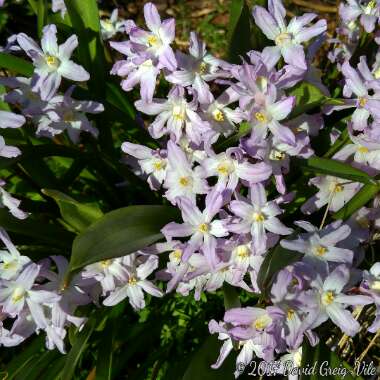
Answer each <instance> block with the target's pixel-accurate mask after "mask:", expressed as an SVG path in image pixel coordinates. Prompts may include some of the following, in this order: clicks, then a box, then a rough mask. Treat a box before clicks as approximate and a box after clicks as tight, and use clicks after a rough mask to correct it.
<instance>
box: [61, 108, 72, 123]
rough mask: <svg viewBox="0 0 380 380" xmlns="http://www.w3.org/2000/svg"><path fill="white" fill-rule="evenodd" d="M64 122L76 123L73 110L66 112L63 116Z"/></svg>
mask: <svg viewBox="0 0 380 380" xmlns="http://www.w3.org/2000/svg"><path fill="white" fill-rule="evenodd" d="M63 120H64V121H66V122H70V121H74V112H73V111H71V110H68V111H66V112H65V113H64V114H63Z"/></svg>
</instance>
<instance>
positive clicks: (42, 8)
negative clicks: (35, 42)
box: [37, 0, 48, 38]
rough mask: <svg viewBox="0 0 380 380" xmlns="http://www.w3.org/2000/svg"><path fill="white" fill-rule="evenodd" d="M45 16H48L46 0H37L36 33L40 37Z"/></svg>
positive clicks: (44, 23)
mask: <svg viewBox="0 0 380 380" xmlns="http://www.w3.org/2000/svg"><path fill="white" fill-rule="evenodd" d="M47 16H48V5H47V0H38V6H37V27H38V35H39V37H40V38H41V36H42V29H43V27H44V26H45V25H46V24H47Z"/></svg>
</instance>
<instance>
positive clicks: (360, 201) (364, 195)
mask: <svg viewBox="0 0 380 380" xmlns="http://www.w3.org/2000/svg"><path fill="white" fill-rule="evenodd" d="M379 192H380V184H379V183H377V184H367V185H364V186H363V187H362V188H361V189H360V190H359V191H358V192H357V193H356V194H355V195H354V196H353V197H352V198H351V199H350V200H349V201H348V202H347V203H346V204H345V205H344V206H343V207H342V208H341V209H340V210H338V211H337V212H336V213H335V214H334V215H333V218H334V219H342V220H346V219H348V218H349V217H350V216H351V215H352V214H354V213H355V212H356V211H357V210H359V209H360V208H362V207H363V206H365V205H366V204H367V203H368V202H369V201H370V200H371V199H373V198H375V196H376V195H377V194H378V193H379Z"/></svg>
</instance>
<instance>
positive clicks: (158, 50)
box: [0, 0, 380, 377]
mask: <svg viewBox="0 0 380 380" xmlns="http://www.w3.org/2000/svg"><path fill="white" fill-rule="evenodd" d="M53 10H55V11H58V10H59V11H61V12H62V13H63V14H64V12H65V7H64V3H63V2H60V1H54V2H53ZM340 15H341V19H342V20H341V23H342V24H341V26H340V28H339V29H338V39H336V40H332V41H331V40H330V41H329V42H331V43H334V44H339V46H335V47H334V49H333V51H332V52H330V55H329V58H330V59H331V61H333V62H337V63H338V65H337V66H338V69H339V70H340V71H341V74H342V77H343V81H344V83H343V90H342V95H343V97H344V99H342V100H340V101H339V102H335V103H332V104H326V105H325V107H324V108H323V110H320V111H321V112H319V113H310V112H309V113H305V112H304V113H300V112H297V108H296V103H297V98H296V96H295V95H294V94H295V92H294V91H293V90H294V89H295V88H296V86H299V85H301V84H302V83H304V82H305V81H306V82H307V83H309V84H311V85H313V86H314V87H315V88H317V89H319V90H320V91H321V93H323V94H325V97H326V99H328V97H329V91H328V89H327V88H326V87H325V86H324V84H323V83H322V81H321V77H320V73H319V72H318V70H316V69H315V67H314V65H313V59H314V56H315V54H316V51H317V50H318V48H319V47H320V46H321V43H322V42H323V41H324V39H325V32H326V28H327V26H326V21H325V20H319V21H317V22H315V23H313V21H314V20H315V18H316V15H315V14H311V13H307V14H304V15H302V16H297V17H293V18H292V19H291V20H290V21H289V22H287V20H286V11H285V8H284V6H283V4H282V3H281V1H280V0H269V1H268V9H265V8H263V7H261V6H255V7H254V8H253V14H252V17H253V20H254V21H255V23H256V25H257V26H258V27H259V28H260V29H261V31H262V32H263V34H264V35H265V36H266V37H267V39H268V40H270V41H272V42H273V46H267V47H265V48H264V49H263V50H262V51H255V50H252V51H249V52H247V54H246V55H245V56H244V57H242V62H241V63H240V64H230V63H228V62H226V61H224V60H222V59H219V58H216V57H214V56H213V55H212V54H211V53H209V52H208V51H207V49H206V46H205V43H204V42H203V41H202V40H201V39H200V37H199V36H198V35H197V34H196V33H194V32H192V33H191V35H190V41H189V48H188V52H187V53H184V52H182V51H179V50H175V49H174V48H173V44H174V40H175V21H174V19H166V20H162V19H161V17H160V15H159V13H158V11H157V9H156V7H155V6H154V5H153V4H152V3H147V4H145V6H144V16H145V22H146V26H147V30H146V29H142V28H140V27H138V26H137V25H136V24H135V23H134V22H133V21H132V20H127V21H118V14H117V11H114V13H113V14H112V16H111V18H110V20H102V36H103V38H104V39H109V38H112V37H113V36H114V35H115V33H116V32H118V31H122V32H125V33H126V35H127V36H128V39H127V40H126V41H123V42H115V41H112V42H110V46H111V47H112V48H113V49H114V50H116V51H117V52H119V53H121V54H122V56H123V57H122V59H121V60H119V61H116V63H115V64H114V66H113V68H112V71H111V73H112V74H114V75H118V76H120V77H122V81H121V87H122V89H123V90H125V91H131V90H133V89H135V88H136V87H139V90H140V99H139V100H137V101H136V102H135V107H136V109H137V110H138V111H139V112H141V113H143V114H145V115H147V119H149V123H148V124H149V125H148V126H147V129H148V131H149V133H150V135H151V137H152V138H153V139H154V140H155V141H156V145H155V146H153V145H150V146H149V147H148V146H143V145H139V144H135V143H132V142H129V141H127V142H124V143H123V144H122V147H121V149H122V152H123V153H124V154H125V160H124V162H126V163H127V164H128V165H130V166H131V167H132V168H133V170H134V171H135V173H136V174H137V175H140V176H141V177H143V178H144V179H146V180H147V182H148V184H149V186H150V188H151V190H152V191H156V192H159V193H160V194H162V195H163V197H164V198H166V199H167V201H168V202H170V203H171V204H172V205H173V206H174V207H176V208H178V209H179V210H180V212H181V215H182V222H181V223H178V222H171V223H169V224H167V225H166V226H165V227H164V228H163V229H162V231H161V232H162V234H163V235H164V237H165V241H164V242H160V243H157V244H155V245H154V246H151V247H147V248H145V249H143V250H140V251H138V252H135V253H133V254H131V255H127V256H123V257H120V258H116V259H106V260H103V261H100V262H96V263H93V264H91V265H88V266H86V267H85V268H84V269H83V270H82V271H80V272H79V273H77V274H76V275H75V277H74V278H73V279H71V281H69V282H67V281H66V277H65V273H66V270H67V265H68V263H67V261H66V259H64V258H63V257H58V256H53V257H52V258H51V260H50V259H47V260H43V261H41V262H38V263H34V262H32V261H31V260H30V259H29V258H27V257H25V256H23V255H21V254H20V252H19V251H18V250H17V248H16V247H15V246H14V245H13V244H12V243H11V241H10V239H9V237H8V235H7V233H6V232H5V231H4V230H1V231H0V238H1V239H2V241H3V243H4V245H5V247H6V250H4V251H1V252H0V266H1V279H0V327H1V334H0V344H3V345H6V346H13V345H16V344H18V343H20V342H21V341H23V340H24V339H26V338H27V337H28V336H30V335H31V334H32V333H33V332H36V331H37V332H38V331H40V330H43V331H44V332H45V333H46V337H47V338H46V339H47V340H46V343H47V347H48V348H54V347H57V348H58V349H59V350H60V351H61V352H64V350H65V347H64V338H65V336H66V329H67V327H68V326H70V325H72V324H73V325H75V326H77V327H78V328H81V326H83V324H84V323H85V321H86V318H85V317H78V316H76V315H75V312H76V310H77V309H78V307H80V306H83V305H86V304H90V303H94V304H99V303H100V302H102V303H103V305H105V306H113V305H116V304H118V303H120V302H121V301H123V300H124V299H126V298H128V300H129V302H130V304H131V305H132V307H133V308H134V309H135V310H139V309H142V308H143V307H144V306H145V293H148V294H150V295H152V296H155V297H161V296H162V295H163V294H164V292H163V291H162V288H161V287H159V286H157V285H156V284H155V283H154V282H153V281H151V280H148V277H149V276H150V275H152V274H153V273H154V271H156V270H157V269H159V270H158V271H156V273H155V280H161V281H164V282H167V286H166V292H171V291H173V290H175V291H176V292H178V293H180V294H181V295H183V296H187V295H189V294H190V293H192V292H194V297H195V299H196V300H198V299H200V296H201V294H202V292H215V291H216V290H218V289H221V288H222V287H223V286H224V285H225V284H227V285H228V286H233V287H236V288H239V289H242V290H244V291H245V292H247V293H248V294H251V295H252V294H257V293H262V288H261V285H260V283H259V272H260V269H261V267H262V265H263V262H264V260H265V258H266V257H267V256H268V253H269V252H270V251H271V250H272V249H273V248H276V249H283V250H287V251H289V252H291V253H292V254H293V255H294V258H295V259H294V260H293V263H292V264H290V265H288V266H286V267H285V268H282V269H281V270H280V271H279V272H278V273H276V275H275V276H274V278H273V282H272V285H271V286H270V288H269V289H268V295H267V296H265V297H264V295H263V297H261V299H260V302H258V303H257V304H255V305H254V306H247V307H238V308H232V309H229V310H227V311H226V313H225V315H224V318H223V321H220V322H217V321H215V320H212V321H210V323H209V330H210V332H211V333H218V337H219V339H220V340H222V341H224V343H223V346H222V348H221V351H220V356H219V358H218V359H217V361H216V363H215V364H214V365H213V368H218V367H219V366H220V365H221V364H222V363H223V361H224V359H225V358H226V357H227V355H228V354H229V353H230V352H231V351H232V349H233V348H234V347H235V348H238V349H239V350H240V352H239V354H238V356H237V363H244V364H246V365H248V364H249V362H250V361H251V360H252V358H253V357H254V356H256V357H258V358H260V359H262V360H265V361H271V360H274V359H275V358H276V357H277V356H278V355H281V358H282V360H292V361H293V362H294V363H295V365H296V366H299V365H300V357H301V349H302V343H303V341H304V340H305V339H307V340H308V341H309V342H310V344H311V345H315V344H317V342H318V341H319V337H318V335H317V333H316V331H315V329H316V328H317V327H319V326H320V325H321V324H323V323H326V322H327V321H330V323H332V324H334V325H336V326H337V328H339V329H340V330H341V331H342V333H344V334H346V335H348V336H354V335H355V334H357V333H358V332H359V330H360V328H361V327H360V324H359V323H358V321H357V320H356V319H355V318H354V317H353V311H354V310H357V308H361V307H364V306H365V305H369V304H374V305H375V307H376V318H375V320H374V321H373V323H372V326H371V327H370V328H369V331H370V332H375V331H377V330H378V329H379V327H380V285H379V284H380V266H379V263H375V264H373V266H372V267H371V268H369V269H368V270H361V269H360V265H361V264H362V263H363V250H364V248H365V247H368V246H370V245H371V244H372V243H373V242H374V241H375V240H376V239H377V238H378V229H379V227H380V213H379V210H378V207H377V206H378V200H376V199H375V200H374V201H373V204H371V206H370V207H368V208H366V207H362V208H361V209H360V210H358V211H357V212H356V213H355V214H354V215H352V216H351V217H350V218H349V219H348V220H346V221H344V222H343V221H342V220H337V221H334V222H332V223H330V224H327V225H326V223H325V222H326V220H327V219H328V218H329V215H330V213H332V212H336V211H339V210H341V209H342V207H344V205H345V204H346V203H347V202H348V201H349V200H350V199H351V198H352V197H353V196H354V195H355V194H357V192H358V191H359V190H360V189H361V187H362V186H363V185H362V184H361V183H359V182H355V181H351V180H346V179H343V178H338V177H334V176H332V175H320V176H317V177H314V178H311V179H310V181H309V184H308V185H310V186H313V187H316V188H317V189H318V191H317V192H315V194H314V195H313V196H311V197H310V198H309V199H307V200H306V199H305V201H304V202H303V204H302V206H301V211H302V213H303V214H304V216H305V217H304V218H302V219H305V220H298V221H295V222H293V224H291V223H292V222H291V220H289V218H287V213H286V212H285V211H284V210H288V208H289V206H292V201H293V200H294V198H295V196H296V193H295V191H291V190H294V188H292V189H290V188H289V181H286V176H287V175H290V174H291V170H290V169H291V164H292V162H293V161H294V159H307V158H310V157H311V156H313V155H314V150H313V147H312V145H311V142H312V140H313V138H315V137H316V136H317V135H318V134H319V133H320V130H322V129H323V128H324V117H325V115H330V114H332V113H333V112H339V111H341V110H344V109H351V111H353V112H352V115H351V114H350V116H349V117H346V118H345V119H344V122H345V123H346V129H347V137H346V140H345V144H342V145H341V146H339V147H338V149H337V150H336V151H335V153H334V155H333V158H334V159H335V160H337V161H341V162H344V163H347V164H349V165H351V166H352V167H354V168H358V169H361V170H362V171H363V172H365V173H368V174H369V175H370V176H376V175H378V174H380V113H379V109H380V107H379V106H380V79H379V78H380V75H378V74H379V63H378V59H376V61H375V62H373V63H372V66H371V68H370V67H369V66H368V63H367V61H366V58H365V57H361V58H360V60H359V64H358V65H357V68H354V67H352V66H351V64H350V63H349V58H350V57H351V53H352V51H353V49H354V48H352V46H355V44H357V42H358V36H359V35H360V33H359V31H358V28H359V24H358V22H360V24H361V25H362V26H363V28H364V29H365V31H366V32H368V33H370V32H372V31H373V30H374V28H375V25H376V24H377V23H378V20H379V17H380V14H379V9H378V5H377V2H375V1H370V2H369V3H366V4H362V2H356V1H349V3H348V4H343V3H342V5H341V7H340ZM358 20H359V21H358ZM56 33H57V30H56V27H55V26H54V25H48V26H46V27H45V28H44V30H43V37H42V40H41V47H40V46H39V45H38V44H37V43H36V42H35V41H33V40H32V39H31V38H29V37H28V36H26V35H25V34H23V33H21V34H19V35H17V36H16V39H12V40H10V41H8V42H9V46H8V48H7V49H8V50H10V49H13V50H15V51H20V50H22V51H24V52H25V53H26V54H27V55H28V56H29V57H30V59H31V60H32V61H33V65H34V67H35V69H34V74H33V76H32V78H20V77H17V78H16V77H15V78H1V79H0V84H3V85H5V86H6V87H7V88H9V89H10V90H9V92H8V93H6V94H5V95H3V99H4V101H6V102H8V103H9V104H11V105H17V106H18V107H19V108H20V109H21V113H22V115H16V114H13V113H11V112H8V111H0V112H1V114H0V127H4V128H18V127H20V126H21V125H22V124H24V123H25V122H26V120H30V121H31V122H32V123H34V124H35V125H36V126H37V135H39V136H48V137H53V136H55V135H57V134H61V133H62V132H63V131H67V133H68V135H69V137H70V139H71V140H72V141H73V142H74V143H76V142H78V141H79V135H80V132H81V131H86V132H89V133H91V134H92V135H93V136H95V137H96V136H97V130H96V129H95V128H94V127H93V126H92V124H91V122H90V121H89V120H88V119H87V117H86V113H92V114H95V113H98V112H101V111H103V106H102V105H101V104H100V103H97V102H93V101H77V100H75V99H73V98H72V94H73V91H74V87H73V86H71V87H69V89H68V90H66V92H65V93H64V94H59V93H58V90H59V87H60V84H61V81H62V79H63V78H65V79H68V80H71V81H74V82H84V81H86V80H88V78H89V74H88V73H87V71H86V70H85V69H84V68H83V67H81V66H79V65H77V64H76V63H74V62H73V61H72V60H71V55H72V53H73V51H74V49H75V48H76V47H77V44H78V41H77V38H76V36H71V37H70V38H69V39H68V40H67V41H66V42H65V43H64V44H62V45H58V43H57V37H56ZM340 39H342V40H343V39H344V40H345V42H344V43H343V42H341V40H340ZM349 46H350V47H349ZM160 81H165V82H166V84H167V85H169V86H170V89H169V91H168V93H167V96H166V97H163V98H159V97H155V93H156V89H157V87H158V85H159V83H160ZM292 94H293V95H292ZM322 112H323V113H322ZM341 137H342V136H337V135H334V134H331V136H330V138H331V143H334V141H336V140H337V139H340V138H341ZM0 143H1V144H2V145H1V148H0V155H2V156H4V157H14V156H16V155H18V154H20V153H21V152H20V151H19V150H18V148H16V147H11V146H7V145H5V142H4V140H3V139H2V140H0ZM0 186H3V183H1V184H0ZM295 190H297V189H295ZM0 192H1V193H0V206H1V207H2V206H5V207H7V208H9V210H10V212H11V213H12V214H13V215H14V216H16V217H18V218H24V217H26V216H27V215H26V214H25V213H24V212H23V211H21V210H20V209H19V208H18V206H19V201H17V200H15V199H14V198H12V197H11V196H10V195H9V194H8V193H7V192H6V191H5V190H3V189H2V187H0ZM322 208H325V212H324V215H323V219H322V221H321V223H320V226H319V227H315V225H314V224H312V223H311V221H315V218H316V215H319V214H316V212H318V211H319V210H320V209H322ZM307 218H313V219H310V220H306V219H307ZM314 223H315V222H314ZM167 252H169V255H168V260H167V262H166V263H165V266H164V267H163V268H162V267H160V268H159V256H161V257H162V256H163V254H164V253H167ZM252 298H254V297H252ZM5 320H7V321H9V320H13V322H12V324H11V327H10V328H8V327H7V328H6V327H5V326H4V325H5V323H4V324H3V323H2V321H5ZM7 326H9V323H7ZM240 374H241V371H240V369H239V366H237V368H236V371H235V376H236V377H238V376H239V375H240Z"/></svg>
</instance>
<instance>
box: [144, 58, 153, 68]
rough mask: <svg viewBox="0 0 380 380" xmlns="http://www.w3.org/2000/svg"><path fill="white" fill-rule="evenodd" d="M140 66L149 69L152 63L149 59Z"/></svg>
mask: <svg viewBox="0 0 380 380" xmlns="http://www.w3.org/2000/svg"><path fill="white" fill-rule="evenodd" d="M141 66H143V67H145V68H151V67H152V66H153V62H152V60H151V59H147V60H146V61H145V62H144V63H143V64H142V65H141Z"/></svg>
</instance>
